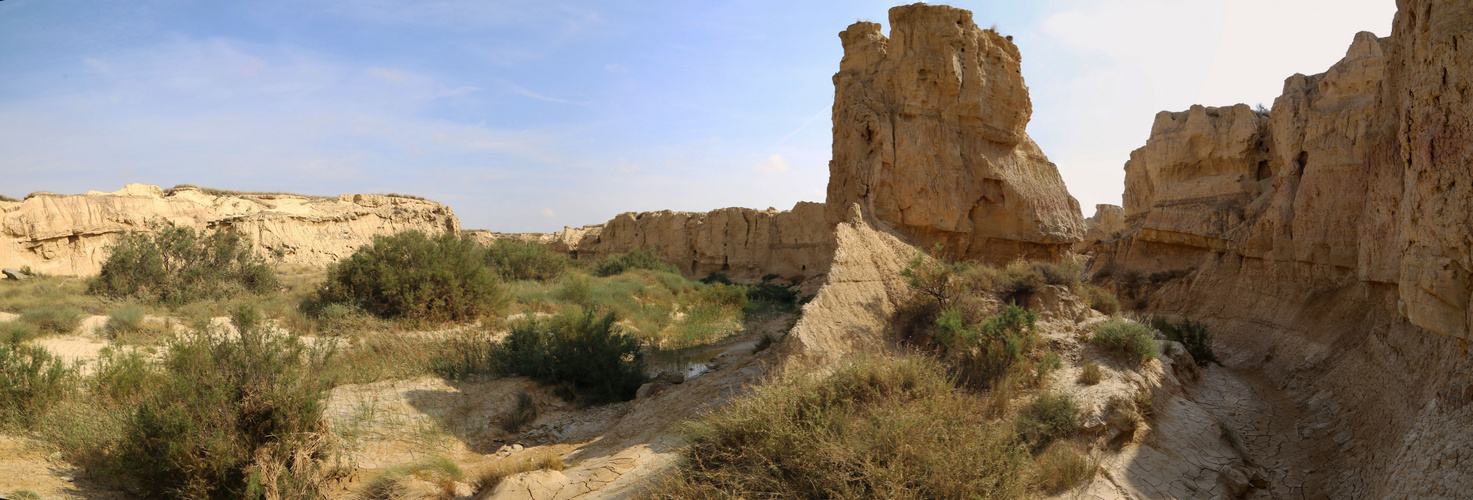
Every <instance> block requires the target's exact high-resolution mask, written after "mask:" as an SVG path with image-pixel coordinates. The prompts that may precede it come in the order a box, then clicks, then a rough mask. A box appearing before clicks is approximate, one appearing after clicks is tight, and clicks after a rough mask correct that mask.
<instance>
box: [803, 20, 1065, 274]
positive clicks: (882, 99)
mask: <svg viewBox="0 0 1473 500" xmlns="http://www.w3.org/2000/svg"><path fill="white" fill-rule="evenodd" d="M890 25H891V33H890V35H891V36H890V37H889V38H887V37H885V35H883V34H882V33H881V32H880V31H881V27H880V25H879V24H877V23H870V22H859V23H855V24H854V25H852V26H850V27H849V29H847V30H845V31H844V32H842V33H840V34H839V38H840V39H841V40H842V41H843V44H844V59H843V61H842V62H841V63H840V69H839V72H838V73H837V74H835V75H834V113H833V123H834V143H833V159H832V161H830V162H829V186H828V200H827V214H828V216H827V218H828V222H829V224H831V225H833V224H838V223H840V222H843V221H845V220H847V218H848V211H849V207H850V205H852V204H854V203H859V204H860V205H861V207H862V208H863V210H864V212H865V213H867V214H871V215H872V216H873V217H875V218H876V219H878V220H881V221H885V222H887V223H889V224H891V225H893V226H894V227H895V229H896V230H897V231H898V232H899V233H900V234H901V235H903V236H904V237H906V238H907V239H909V240H911V242H912V243H915V244H919V245H922V246H926V247H930V246H932V245H933V244H935V243H943V244H945V245H946V247H947V248H948V249H949V252H950V253H951V254H952V255H953V256H956V257H968V258H980V259H985V260H990V261H1007V260H1011V259H1013V258H1015V257H1018V256H1023V257H1028V258H1056V257H1058V256H1059V255H1061V254H1062V252H1064V251H1066V250H1067V249H1068V248H1069V246H1070V245H1071V244H1073V243H1074V242H1076V241H1078V240H1079V239H1080V237H1081V236H1083V233H1084V223H1083V218H1082V217H1081V215H1080V211H1079V203H1078V202H1077V201H1075V200H1074V198H1073V197H1072V196H1070V195H1069V193H1068V191H1067V190H1066V189H1065V188H1064V182H1063V180H1062V179H1061V178H1060V177H1059V173H1058V169H1056V168H1055V167H1054V165H1053V164H1052V163H1050V162H1049V161H1048V158H1047V157H1045V156H1044V154H1043V152H1042V151H1041V150H1039V148H1038V145H1037V144H1034V142H1033V140H1032V139H1030V138H1029V137H1028V135H1027V134H1026V133H1025V131H1024V129H1025V127H1026V126H1027V124H1028V119H1029V117H1030V116H1031V114H1032V112H1033V105H1032V103H1031V101H1030V100H1029V98H1028V88H1027V87H1026V86H1024V84H1023V75H1022V72H1021V70H1020V66H1019V64H1020V60H1021V59H1020V58H1021V56H1020V55H1019V53H1018V47H1017V46H1015V45H1013V42H1012V41H1011V40H1010V39H1009V38H1006V37H1004V36H1002V35H999V34H998V33H997V32H995V31H993V30H984V29H981V28H979V27H977V25H976V24H975V23H973V22H972V13H971V12H968V11H966V10H962V9H955V8H951V7H946V6H929V5H924V4H915V5H909V6H899V7H894V8H892V9H890Z"/></svg>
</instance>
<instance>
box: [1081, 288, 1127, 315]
mask: <svg viewBox="0 0 1473 500" xmlns="http://www.w3.org/2000/svg"><path fill="white" fill-rule="evenodd" d="M1080 293H1081V294H1082V295H1083V296H1084V301H1085V302H1086V303H1088V304H1089V307H1090V308H1092V309H1094V310H1096V311H1099V312H1102V313H1105V314H1111V315H1113V314H1115V313H1118V312H1120V299H1118V298H1116V297H1115V294H1113V293H1110V291H1109V290H1106V289H1104V288H1101V287H1099V286H1096V285H1093V284H1089V283H1085V284H1084V286H1083V287H1081V288H1080Z"/></svg>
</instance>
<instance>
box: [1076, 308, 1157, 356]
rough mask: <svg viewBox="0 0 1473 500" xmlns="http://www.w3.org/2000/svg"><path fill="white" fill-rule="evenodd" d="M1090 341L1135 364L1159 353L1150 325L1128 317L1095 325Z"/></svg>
mask: <svg viewBox="0 0 1473 500" xmlns="http://www.w3.org/2000/svg"><path fill="white" fill-rule="evenodd" d="M1090 342H1091V343H1093V344H1094V345H1097V346H1100V347H1102V348H1104V349H1105V350H1108V351H1110V352H1113V353H1115V354H1116V355H1119V356H1121V357H1123V358H1125V359H1126V360H1127V361H1130V362H1132V363H1135V364H1141V363H1145V362H1146V361H1150V360H1151V359H1152V358H1155V357H1156V356H1158V355H1159V351H1158V350H1157V347H1156V339H1155V336H1153V335H1152V334H1151V329H1150V327H1147V326H1146V325H1142V324H1140V323H1136V322H1134V321H1131V320H1128V319H1119V318H1117V319H1112V320H1109V321H1106V322H1104V323H1100V324H1099V325H1097V326H1095V331H1094V336H1093V337H1091V338H1090Z"/></svg>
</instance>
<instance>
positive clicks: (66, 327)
mask: <svg viewBox="0 0 1473 500" xmlns="http://www.w3.org/2000/svg"><path fill="white" fill-rule="evenodd" d="M85 317H86V315H85V314H83V313H82V310H80V309H77V308H75V307H66V306H60V307H39V308H36V309H27V310H25V311H22V312H21V313H20V320H21V321H23V322H25V323H30V324H31V325H34V326H35V327H36V330H37V331H38V332H39V333H42V334H46V333H53V334H61V335H65V334H69V333H72V332H75V331H76V330H77V328H78V327H80V326H82V320H83V319H85Z"/></svg>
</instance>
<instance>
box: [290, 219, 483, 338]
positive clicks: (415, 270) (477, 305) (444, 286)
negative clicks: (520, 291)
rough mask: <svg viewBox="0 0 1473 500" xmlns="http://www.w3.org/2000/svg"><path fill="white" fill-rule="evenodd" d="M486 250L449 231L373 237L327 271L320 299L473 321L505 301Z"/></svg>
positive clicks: (410, 315)
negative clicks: (487, 258) (369, 241)
mask: <svg viewBox="0 0 1473 500" xmlns="http://www.w3.org/2000/svg"><path fill="white" fill-rule="evenodd" d="M484 253H485V252H484V250H483V249H482V248H481V246H480V245H478V244H476V242H475V241H473V240H471V239H470V238H468V237H461V236H457V235H455V234H453V233H448V232H447V233H443V234H440V235H439V236H434V237H431V236H427V235H425V233H423V232H420V231H404V232H401V233H398V234H395V235H392V236H375V237H374V238H373V243H371V244H368V245H364V246H362V247H359V248H358V250H357V251H356V252H354V253H353V255H352V256H349V257H348V258H346V259H343V260H341V261H338V263H337V264H334V265H333V266H332V267H331V268H330V269H329V270H328V274H327V280H326V281H325V282H324V283H323V284H322V287H321V288H319V289H318V291H317V298H318V300H319V301H320V303H322V304H333V303H340V304H348V305H352V306H356V307H359V308H362V309H363V310H366V311H368V312H370V313H373V314H375V315H378V316H381V317H385V318H407V319H415V320H426V321H433V322H443V321H465V320H469V319H472V318H476V317H479V316H483V315H486V314H489V313H491V312H493V311H495V310H496V309H498V308H500V307H501V305H502V303H503V302H504V300H505V294H504V292H503V291H502V289H501V285H500V283H499V282H498V280H497V278H496V273H495V272H493V271H492V269H491V268H489V267H487V266H486V263H485V259H486V257H485V255H484Z"/></svg>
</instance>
